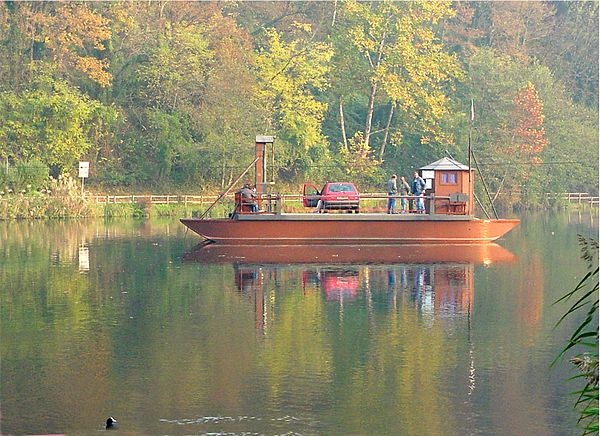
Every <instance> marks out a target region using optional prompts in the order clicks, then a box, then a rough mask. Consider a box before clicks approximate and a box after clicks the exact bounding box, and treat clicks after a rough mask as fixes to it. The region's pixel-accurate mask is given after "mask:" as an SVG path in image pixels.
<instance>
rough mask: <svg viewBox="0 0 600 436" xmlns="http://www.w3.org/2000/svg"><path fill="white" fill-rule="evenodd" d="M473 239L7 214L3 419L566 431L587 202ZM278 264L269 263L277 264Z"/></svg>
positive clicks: (0, 227) (590, 216)
mask: <svg viewBox="0 0 600 436" xmlns="http://www.w3.org/2000/svg"><path fill="white" fill-rule="evenodd" d="M521 218H522V223H521V225H520V226H519V227H518V228H516V229H515V230H513V231H512V232H511V233H509V234H508V235H506V236H505V237H504V238H503V239H502V240H500V241H498V245H495V246H491V247H488V248H486V249H485V250H481V249H468V248H464V247H463V248H452V249H450V250H449V249H447V248H444V247H442V248H439V247H437V248H435V247H433V248H423V247H402V248H399V249H398V248H396V249H397V251H394V250H395V248H394V247H391V248H390V247H384V248H362V249H361V250H357V249H354V248H348V247H334V248H331V247H315V248H314V249H313V250H310V249H306V248H303V249H295V250H291V251H290V250H286V249H282V248H280V247H267V248H263V249H259V250H256V249H252V248H248V247H246V248H244V249H240V251H239V252H237V251H235V252H232V251H227V250H221V249H219V248H217V249H215V248H214V247H208V248H206V249H204V250H195V251H194V246H195V245H196V244H198V242H199V238H198V237H197V236H196V235H194V234H191V233H188V234H186V233H185V229H184V228H183V226H182V225H180V224H179V223H178V222H177V221H160V220H145V221H135V220H127V221H108V222H105V221H46V222H37V221H36V222H16V223H15V222H11V223H0V283H1V284H2V286H1V298H2V299H1V312H0V313H1V326H0V327H1V349H0V350H1V358H2V362H1V363H2V366H1V417H0V419H1V423H0V425H1V428H0V431H1V433H2V434H47V433H66V434H94V433H96V432H97V431H101V430H102V429H103V422H104V421H105V420H106V418H107V417H108V416H111V415H112V416H114V417H115V418H116V419H117V421H118V422H119V430H118V432H119V433H123V434H130V435H137V434H206V433H208V434H267V435H272V434H407V435H454V434H456V435H463V434H514V435H522V434H536V435H538V434H540V435H544V434H548V435H561V434H574V433H576V431H575V430H574V427H575V424H576V420H577V414H576V412H575V411H574V410H573V403H574V400H575V399H574V397H573V396H571V395H569V392H571V391H573V390H575V388H576V385H575V384H573V382H569V381H567V379H568V377H569V376H571V375H573V374H574V373H573V372H572V371H571V369H570V367H569V366H570V365H569V364H568V363H566V362H561V363H559V364H558V365H557V366H555V367H552V368H551V367H550V364H551V362H552V360H553V359H554V357H555V356H556V355H557V354H558V352H559V350H560V349H561V347H562V346H563V345H564V343H565V341H566V339H567V337H568V336H569V334H570V333H571V332H572V330H573V329H574V327H575V326H576V324H577V321H578V320H577V319H573V320H568V321H567V322H566V323H565V324H563V325H561V326H559V328H556V329H554V328H553V327H554V324H555V323H556V321H557V320H558V319H559V317H560V315H561V314H562V313H563V312H564V310H565V309H566V306H565V305H553V302H554V301H555V300H557V299H558V298H559V297H560V296H561V295H562V294H563V293H565V292H566V291H567V290H570V289H572V288H573V287H574V286H575V285H576V283H577V281H578V279H579V278H580V277H581V276H582V275H583V274H584V273H585V270H586V266H585V264H584V262H583V261H581V260H580V258H579V257H580V250H579V246H578V242H577V234H583V235H586V236H597V229H598V216H597V214H596V213H590V212H589V211H584V212H581V213H577V212H571V213H562V214H556V215H548V214H532V215H525V216H522V217H521ZM275 262H279V263H275Z"/></svg>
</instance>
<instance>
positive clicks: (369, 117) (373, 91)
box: [365, 83, 377, 147]
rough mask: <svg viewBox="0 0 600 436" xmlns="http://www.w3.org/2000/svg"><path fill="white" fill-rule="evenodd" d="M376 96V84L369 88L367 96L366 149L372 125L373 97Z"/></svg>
mask: <svg viewBox="0 0 600 436" xmlns="http://www.w3.org/2000/svg"><path fill="white" fill-rule="evenodd" d="M376 94H377V83H373V85H372V86H371V95H370V96H369V107H368V109H367V122H366V124H365V145H366V146H367V147H368V146H369V142H370V140H371V125H372V123H373V112H374V109H375V95H376Z"/></svg>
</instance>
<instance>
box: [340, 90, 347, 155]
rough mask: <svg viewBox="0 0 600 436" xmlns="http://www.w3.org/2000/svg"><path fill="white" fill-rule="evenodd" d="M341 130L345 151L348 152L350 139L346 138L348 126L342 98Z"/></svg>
mask: <svg viewBox="0 0 600 436" xmlns="http://www.w3.org/2000/svg"><path fill="white" fill-rule="evenodd" d="M340 128H341V130H342V139H343V140H344V149H345V150H346V151H348V137H347V136H346V125H345V122H344V103H343V102H342V97H340Z"/></svg>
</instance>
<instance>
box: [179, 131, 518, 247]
mask: <svg viewBox="0 0 600 436" xmlns="http://www.w3.org/2000/svg"><path fill="white" fill-rule="evenodd" d="M273 140H274V137H272V136H257V137H256V158H255V160H254V162H253V163H252V164H251V165H250V166H249V167H248V168H247V169H246V171H245V172H244V173H242V175H241V176H240V177H238V179H237V180H236V182H238V181H239V180H240V179H241V178H242V177H243V176H244V174H245V173H246V172H247V171H248V170H249V169H250V168H251V167H252V165H254V166H255V187H256V192H257V198H258V201H259V204H260V205H261V206H262V207H263V208H264V209H266V211H261V212H252V211H248V210H246V209H245V208H244V205H243V204H242V201H241V199H240V198H239V196H238V197H236V207H235V211H234V212H233V213H231V214H230V216H229V217H228V218H218V219H205V218H204V216H203V217H200V218H184V219H181V222H182V223H183V224H184V225H185V226H187V227H188V228H189V229H190V230H192V231H193V232H195V233H197V234H198V235H200V236H202V237H203V238H205V239H207V240H209V241H212V242H216V243H219V244H227V245H242V244H245V245H268V244H271V245H273V244H285V245H312V244H352V245H356V244H367V245H373V244H487V243H490V242H492V241H495V240H497V239H498V238H500V237H501V236H503V235H504V234H506V233H507V232H509V231H510V230H512V229H513V228H514V227H516V226H517V225H518V224H519V220H518V219H480V218H477V217H475V216H474V202H473V198H475V196H474V188H473V186H474V179H475V174H474V171H473V170H472V169H471V168H469V167H467V166H466V165H463V164H461V163H459V162H457V161H455V160H453V159H450V158H447V157H444V158H442V159H440V160H438V161H436V162H433V163H432V164H430V165H427V166H424V167H422V168H420V169H419V175H420V176H421V177H422V178H423V179H424V180H425V182H426V191H425V205H426V211H425V212H426V213H424V214H416V213H406V214H385V213H362V212H361V213H360V214H343V213H333V214H314V213H285V212H283V211H282V209H283V207H282V196H280V195H277V194H270V193H268V192H267V190H268V186H269V183H267V182H266V174H267V150H268V149H269V148H271V149H272V150H273ZM236 182H234V184H235V183H236ZM234 184H232V186H233V185H234ZM232 186H231V187H232ZM231 187H230V188H229V189H228V190H226V191H225V192H224V193H223V194H222V195H221V197H220V198H223V197H224V196H225V195H226V194H227V193H228V192H229V190H230V189H231ZM400 197H401V196H398V198H400ZM371 198H373V197H371ZM405 198H407V199H413V200H414V199H415V197H412V196H408V197H405ZM361 199H364V197H361ZM217 201H218V200H217ZM211 207H212V206H211ZM210 209H211V208H209V209H208V210H207V212H208V211H209V210H210ZM205 214H206V212H205Z"/></svg>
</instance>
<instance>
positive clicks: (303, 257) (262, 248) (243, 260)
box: [185, 243, 516, 265]
mask: <svg viewBox="0 0 600 436" xmlns="http://www.w3.org/2000/svg"><path fill="white" fill-rule="evenodd" d="M515 259H516V257H515V255H514V254H513V253H511V252H510V251H508V250H507V249H505V248H503V247H501V246H500V245H498V244H494V243H492V244H477V245H464V244H463V245H426V244H415V245H413V244H395V245H359V246H351V245H310V246H305V245H235V246H234V245H222V244H208V245H204V246H201V247H199V248H197V249H195V250H193V251H191V252H190V253H188V254H186V255H185V260H189V261H196V262H202V263H239V264H313V263H316V264H320V265H323V264H362V263H369V264H398V263H448V262H450V263H472V264H485V265H489V264H496V263H510V262H513V261H514V260H515Z"/></svg>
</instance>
